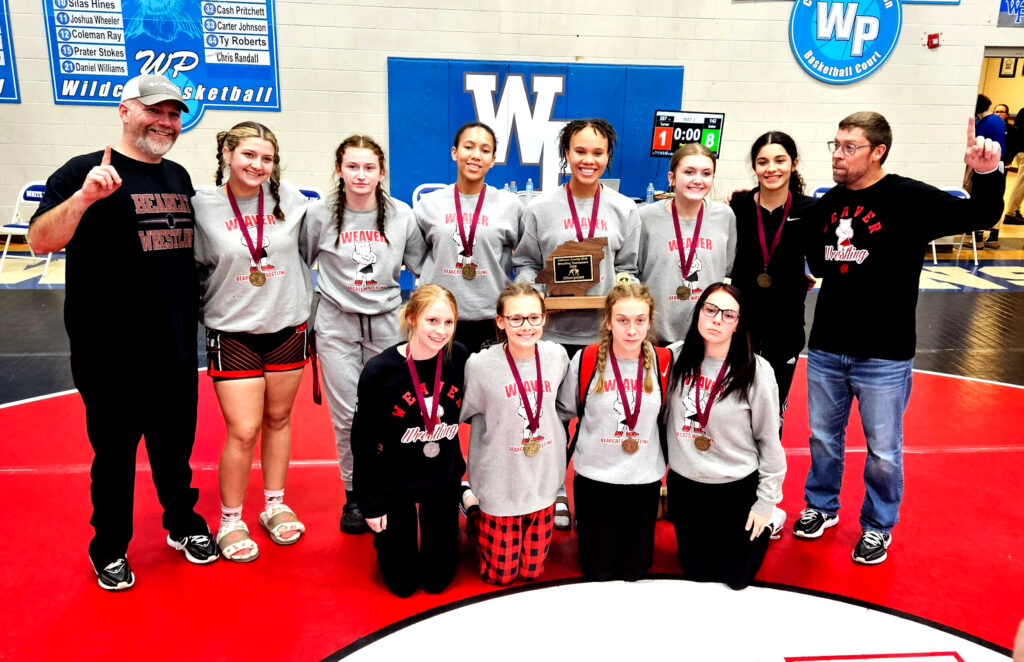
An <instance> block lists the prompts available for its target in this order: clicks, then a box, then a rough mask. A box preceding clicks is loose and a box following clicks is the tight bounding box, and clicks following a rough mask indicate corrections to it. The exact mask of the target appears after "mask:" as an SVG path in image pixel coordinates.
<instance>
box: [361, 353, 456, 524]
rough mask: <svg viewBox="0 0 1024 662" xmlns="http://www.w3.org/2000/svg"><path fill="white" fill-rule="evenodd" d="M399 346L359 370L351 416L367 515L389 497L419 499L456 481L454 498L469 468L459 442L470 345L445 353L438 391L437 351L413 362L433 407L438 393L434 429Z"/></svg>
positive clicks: (380, 510)
mask: <svg viewBox="0 0 1024 662" xmlns="http://www.w3.org/2000/svg"><path fill="white" fill-rule="evenodd" d="M398 347H400V345H394V346H392V347H389V348H388V349H386V350H384V351H383V352H381V353H380V354H378V355H377V356H375V357H373V358H372V359H370V360H369V361H367V362H366V367H365V368H364V369H363V372H362V374H361V375H360V376H359V388H358V398H357V401H356V411H355V416H354V418H353V421H352V455H353V459H354V461H355V466H354V476H353V483H354V484H355V490H356V494H357V498H358V499H359V507H360V509H362V511H363V515H364V516H366V517H380V516H381V515H384V514H386V513H387V510H388V504H390V503H396V502H405V501H418V500H419V497H420V496H421V495H424V494H427V493H434V492H435V491H436V490H438V489H442V490H443V489H446V488H451V494H452V499H453V501H454V500H455V499H456V498H457V495H458V486H459V480H460V479H461V478H462V474H463V473H465V471H466V461H465V459H464V458H463V456H462V447H461V446H460V445H459V410H460V408H461V407H462V396H463V390H464V387H465V370H466V360H467V359H468V358H469V352H468V351H466V348H465V347H463V346H462V345H461V344H460V343H453V344H452V351H451V355H450V356H443V355H442V364H441V388H440V389H438V393H437V394H435V393H434V392H433V390H434V375H435V374H436V370H437V358H436V357H433V358H430V359H427V360H425V361H416V362H415V365H416V374H417V376H418V377H419V381H420V384H422V389H423V396H424V400H425V401H424V404H425V405H426V407H427V409H428V410H430V409H432V407H433V404H434V398H435V397H437V398H438V399H437V405H438V409H437V416H438V418H439V419H440V422H438V423H437V425H436V426H435V427H434V431H433V432H432V433H431V432H428V430H427V427H426V425H425V424H424V421H423V413H422V410H421V409H420V406H419V402H418V400H417V398H416V392H415V391H414V390H413V382H412V375H411V374H410V373H409V367H408V365H407V362H406V358H405V356H404V355H403V354H402V353H400V352H399V351H398Z"/></svg>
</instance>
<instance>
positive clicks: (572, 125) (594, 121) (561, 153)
mask: <svg viewBox="0 0 1024 662" xmlns="http://www.w3.org/2000/svg"><path fill="white" fill-rule="evenodd" d="M587 127H590V128H591V129H593V130H594V131H596V132H597V134H598V135H601V136H604V138H605V139H606V140H607V141H608V165H611V164H612V154H613V153H614V152H615V129H613V128H612V125H611V124H609V123H608V120H603V119H601V118H600V117H590V118H586V119H580V120H570V121H569V122H567V123H566V125H565V126H563V127H562V130H561V131H560V132H559V133H558V158H560V159H561V165H562V170H565V169H566V167H567V166H568V165H569V162H568V160H567V155H568V154H569V143H570V142H571V141H572V137H573V136H575V135H576V134H577V133H579V132H580V131H582V130H583V129H585V128H587Z"/></svg>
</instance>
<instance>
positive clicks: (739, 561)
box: [668, 470, 771, 590]
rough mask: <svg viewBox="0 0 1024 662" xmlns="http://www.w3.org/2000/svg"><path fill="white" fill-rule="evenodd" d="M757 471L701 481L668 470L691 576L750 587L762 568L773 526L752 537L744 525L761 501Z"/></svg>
mask: <svg viewBox="0 0 1024 662" xmlns="http://www.w3.org/2000/svg"><path fill="white" fill-rule="evenodd" d="M757 481H758V476H757V472H756V471H755V472H754V473H752V474H750V475H749V476H747V477H746V478H741V479H740V480H737V481H733V482H731V483H721V484H712V483H699V482H697V481H693V480H690V479H689V478H684V477H683V476H680V475H679V474H677V473H676V472H674V471H671V470H670V471H669V472H668V504H669V505H668V509H669V512H671V513H673V517H672V526H674V527H675V530H676V543H677V544H678V546H679V564H680V565H681V566H682V567H683V574H684V575H685V576H686V578H687V579H692V580H694V581H698V582H725V583H726V584H728V585H729V588H734V589H737V590H738V589H741V588H746V587H747V586H748V585H749V584H750V582H752V581H753V580H754V575H756V574H757V571H758V570H759V569H760V568H761V562H762V561H764V555H765V553H766V552H767V551H768V541H769V540H770V539H771V530H770V529H769V527H767V526H766V527H765V529H764V531H763V532H761V535H760V536H758V537H757V538H755V539H754V540H753V541H751V540H750V531H747V530H745V529H744V527H745V526H746V524H747V516H748V515H749V514H750V507H751V506H752V505H754V502H755V501H757Z"/></svg>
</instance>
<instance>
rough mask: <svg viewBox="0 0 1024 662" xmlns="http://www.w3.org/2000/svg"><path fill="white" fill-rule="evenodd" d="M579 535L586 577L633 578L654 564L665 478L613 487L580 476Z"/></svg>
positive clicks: (577, 487) (577, 483)
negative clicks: (662, 482) (660, 498)
mask: <svg viewBox="0 0 1024 662" xmlns="http://www.w3.org/2000/svg"><path fill="white" fill-rule="evenodd" d="M572 485H573V500H574V501H575V503H576V533H577V536H578V539H579V549H580V566H581V567H582V569H583V576H584V577H586V578H587V579H589V580H592V581H608V580H612V579H624V580H625V581H627V582H635V581H636V580H638V579H640V578H641V577H643V575H644V573H645V572H647V570H648V569H649V568H650V567H651V563H652V561H653V556H654V523H655V521H657V519H658V499H659V494H660V492H661V481H656V482H654V483H647V484H643V485H614V484H611V483H604V482H601V481H597V480H591V479H590V478H587V477H586V476H583V475H580V474H576V477H575V478H574V479H573V484H572Z"/></svg>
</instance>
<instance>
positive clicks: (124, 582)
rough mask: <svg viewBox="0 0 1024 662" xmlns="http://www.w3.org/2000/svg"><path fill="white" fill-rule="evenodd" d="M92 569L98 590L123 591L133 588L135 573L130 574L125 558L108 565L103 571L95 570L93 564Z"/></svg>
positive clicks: (129, 567)
mask: <svg viewBox="0 0 1024 662" xmlns="http://www.w3.org/2000/svg"><path fill="white" fill-rule="evenodd" d="M90 562H91V559H90ZM92 569H93V572H95V573H96V576H97V577H98V578H99V585H100V588H102V589H103V590H105V591H124V590H126V589H129V588H131V587H132V586H135V573H134V572H132V569H131V566H129V565H128V559H127V558H125V557H122V558H119V559H117V560H116V561H114V562H112V563H108V564H107V566H106V567H105V568H103V570H97V569H96V565H95V564H93V566H92Z"/></svg>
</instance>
